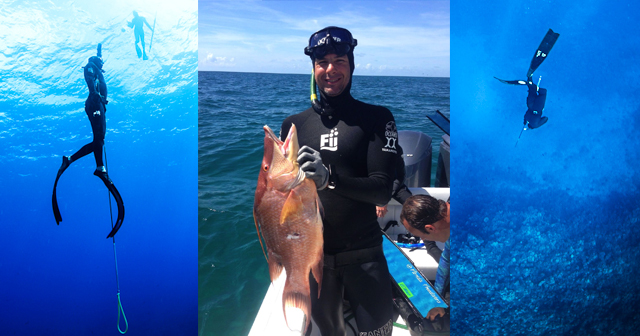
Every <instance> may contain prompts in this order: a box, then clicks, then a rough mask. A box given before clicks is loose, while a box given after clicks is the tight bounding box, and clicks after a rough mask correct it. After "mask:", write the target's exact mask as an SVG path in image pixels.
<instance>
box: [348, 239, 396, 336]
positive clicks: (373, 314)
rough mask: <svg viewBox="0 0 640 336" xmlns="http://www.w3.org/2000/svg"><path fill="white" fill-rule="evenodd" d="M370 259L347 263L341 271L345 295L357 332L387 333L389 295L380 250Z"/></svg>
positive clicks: (390, 321)
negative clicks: (356, 325) (363, 261)
mask: <svg viewBox="0 0 640 336" xmlns="http://www.w3.org/2000/svg"><path fill="white" fill-rule="evenodd" d="M379 253H380V254H379V255H377V256H375V259H374V260H373V261H369V262H365V263H362V264H354V265H350V266H349V267H348V268H347V269H346V270H345V273H344V280H343V281H344V290H345V296H346V297H348V300H349V303H350V305H351V308H352V309H353V312H354V314H355V317H356V322H357V324H358V331H359V332H360V335H380V336H387V335H391V331H392V329H393V298H392V287H391V286H392V285H391V276H390V275H389V268H388V266H387V260H386V259H385V258H384V254H382V251H381V250H380V252H379Z"/></svg>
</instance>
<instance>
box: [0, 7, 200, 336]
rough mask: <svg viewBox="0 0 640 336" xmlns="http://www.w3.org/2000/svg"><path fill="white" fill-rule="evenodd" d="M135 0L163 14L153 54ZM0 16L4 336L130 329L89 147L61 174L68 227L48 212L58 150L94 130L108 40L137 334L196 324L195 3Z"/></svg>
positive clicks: (110, 138) (127, 295)
mask: <svg viewBox="0 0 640 336" xmlns="http://www.w3.org/2000/svg"><path fill="white" fill-rule="evenodd" d="M134 9H137V10H138V11H139V13H140V14H141V15H143V16H146V18H147V20H148V21H149V24H151V25H152V24H153V22H154V18H156V13H157V18H156V24H155V33H154V37H153V46H152V50H151V51H150V52H149V60H148V61H142V60H139V59H138V58H137V56H136V53H135V49H134V46H133V42H134V36H133V33H132V31H131V30H129V29H126V30H123V28H126V21H127V20H130V19H131V18H132V14H131V11H132V10H134ZM0 18H1V20H0V21H1V22H2V23H1V24H0V27H1V28H0V41H1V42H0V45H1V46H2V48H0V49H2V53H0V68H1V69H2V70H1V71H0V148H1V150H0V186H1V187H2V188H1V191H0V204H1V205H0V223H1V225H2V235H0V256H1V257H0V269H1V270H2V280H1V282H0V283H2V289H3V290H2V293H1V294H0V302H1V303H2V307H3V308H2V314H0V325H1V326H2V331H1V332H0V334H3V335H119V334H118V331H117V328H116V321H117V318H118V316H117V296H116V293H117V283H116V273H115V265H114V251H113V243H112V240H111V239H108V240H107V239H105V237H106V236H107V234H108V233H109V231H110V230H111V222H110V219H109V205H108V198H107V197H108V196H107V195H108V194H107V190H106V188H105V186H104V185H103V184H102V182H101V181H100V180H99V179H98V178H96V177H95V176H93V175H92V172H93V170H94V169H95V161H94V159H93V156H92V155H90V156H86V157H84V158H82V159H81V160H79V161H77V162H74V163H73V164H72V165H71V166H70V167H69V169H67V171H66V172H65V173H64V175H63V176H62V178H61V179H60V182H59V184H58V200H59V204H60V210H61V212H62V217H63V221H62V222H61V223H60V225H59V226H58V225H56V222H55V220H54V217H53V212H52V209H51V191H52V187H53V182H54V179H55V177H56V173H57V171H58V168H59V166H60V163H61V156H62V155H71V154H73V153H74V152H75V151H76V150H78V149H79V148H80V147H81V146H83V145H84V144H86V143H88V142H90V141H91V137H92V136H91V128H90V124H89V121H88V120H87V117H86V115H85V112H84V100H85V98H86V96H87V94H88V91H87V88H86V84H85V82H84V79H83V73H82V66H84V65H85V64H86V62H87V58H88V57H89V56H92V55H95V51H96V45H97V43H98V42H100V43H102V44H103V56H104V58H105V59H106V64H105V66H104V69H105V70H106V72H105V74H104V76H105V80H106V82H107V85H108V89H109V101H110V102H109V104H108V105H107V134H106V145H105V146H106V153H107V155H108V156H107V157H108V169H109V173H110V176H111V178H112V180H113V181H114V183H115V185H116V186H117V187H118V189H119V191H120V194H121V195H122V197H123V200H124V205H125V207H126V216H125V219H124V223H123V225H122V228H121V229H120V231H119V232H118V233H117V234H116V236H115V238H116V246H117V260H118V271H119V286H120V290H121V300H122V304H123V307H124V310H125V313H126V317H127V319H128V322H129V331H128V332H127V335H193V334H195V333H196V323H197V322H196V321H197V317H196V315H197V308H196V307H197V273H196V272H197V263H196V258H197V250H196V244H197V241H196V231H197V227H196V212H195V209H196V192H197V185H196V179H197V177H196V174H197V170H196V166H197V161H196V160H197V154H196V146H197V145H196V144H197V128H196V127H197V126H196V125H197V114H196V107H197V91H196V88H197V87H196V85H197V82H196V80H197V78H196V66H197V3H196V2H195V1H181V2H180V3H179V4H177V5H171V4H168V3H165V4H157V3H156V2H147V1H133V2H128V3H127V4H124V3H122V2H116V3H109V4H107V3H104V4H98V3H89V2H84V1H81V2H60V1H50V2H42V3H39V2H38V3H33V2H31V3H28V4H23V3H22V2H12V3H7V4H3V6H2V8H0ZM145 29H146V36H147V41H146V44H147V48H149V44H150V42H151V37H150V31H149V30H148V29H147V28H146V27H145ZM116 211H117V210H116V209H115V203H114V216H115V212H116ZM121 327H122V328H123V329H124V323H122V321H121Z"/></svg>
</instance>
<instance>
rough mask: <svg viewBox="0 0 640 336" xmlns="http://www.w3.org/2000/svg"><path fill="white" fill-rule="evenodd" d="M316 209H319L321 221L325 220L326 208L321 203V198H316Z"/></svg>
mask: <svg viewBox="0 0 640 336" xmlns="http://www.w3.org/2000/svg"><path fill="white" fill-rule="evenodd" d="M316 208H318V214H319V215H320V220H321V222H322V219H324V207H323V206H322V202H320V198H319V197H316Z"/></svg>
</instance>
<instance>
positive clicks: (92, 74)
mask: <svg viewBox="0 0 640 336" xmlns="http://www.w3.org/2000/svg"><path fill="white" fill-rule="evenodd" d="M84 80H85V81H86V82H87V86H88V87H89V97H87V100H86V101H85V102H84V111H85V113H87V117H88V118H89V121H90V122H91V130H92V131H93V141H92V142H90V143H88V144H86V145H84V146H83V147H82V148H80V150H78V151H77V152H76V153H75V154H73V155H72V156H71V162H73V161H76V160H77V159H79V158H81V157H83V156H85V155H87V154H89V153H91V152H93V155H94V156H95V159H96V166H98V167H100V166H104V163H103V161H102V147H103V146H104V135H105V133H106V130H107V121H106V117H105V113H106V111H107V109H106V106H105V103H106V102H107V84H106V82H105V81H104V76H102V70H101V69H99V68H98V66H96V65H95V64H94V63H92V62H91V61H89V63H87V65H86V66H85V67H84Z"/></svg>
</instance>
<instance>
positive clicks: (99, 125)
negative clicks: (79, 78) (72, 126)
mask: <svg viewBox="0 0 640 336" xmlns="http://www.w3.org/2000/svg"><path fill="white" fill-rule="evenodd" d="M103 65H104V61H103V60H102V45H101V44H98V53H97V55H96V56H92V57H90V58H89V61H88V62H87V65H86V66H85V67H84V80H85V82H86V83H87V87H88V88H89V96H88V97H87V100H86V101H85V102H84V111H85V113H86V114H87V117H88V118H89V122H90V123H91V130H92V132H93V140H92V141H91V142H90V143H88V144H86V145H84V146H82V148H80V149H79V150H78V151H77V152H75V153H74V154H73V155H71V156H63V157H62V165H61V166H60V169H58V175H57V176H56V180H55V182H54V185H53V195H52V206H53V213H54V216H55V218H56V222H57V223H58V224H60V222H61V221H62V216H61V215H60V209H59V208H58V200H57V195H56V188H57V186H58V180H59V179H60V176H62V174H63V173H64V171H65V170H66V169H67V168H68V167H69V165H71V163H73V162H74V161H76V160H78V159H80V158H82V157H84V156H86V155H88V154H90V153H93V156H94V158H95V160H96V170H95V171H94V172H93V174H94V175H96V176H97V177H99V178H100V179H101V180H102V182H103V183H104V184H105V186H106V187H107V189H109V192H111V194H112V195H113V196H114V198H115V200H116V204H117V207H118V217H117V220H116V224H115V225H114V227H113V228H112V230H111V233H109V236H107V238H110V237H113V235H115V234H116V232H117V231H118V229H119V228H120V226H121V225H122V221H123V220H124V204H123V202H122V197H121V196H120V193H119V192H118V189H116V187H115V185H114V184H113V181H111V179H110V178H109V175H108V174H107V169H106V168H105V166H104V163H103V160H102V151H103V146H104V136H105V133H106V130H107V121H106V112H107V107H106V105H107V104H108V103H109V101H108V100H107V83H106V82H105V80H104V76H103V75H102V73H103V72H104V70H102V66H103Z"/></svg>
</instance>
